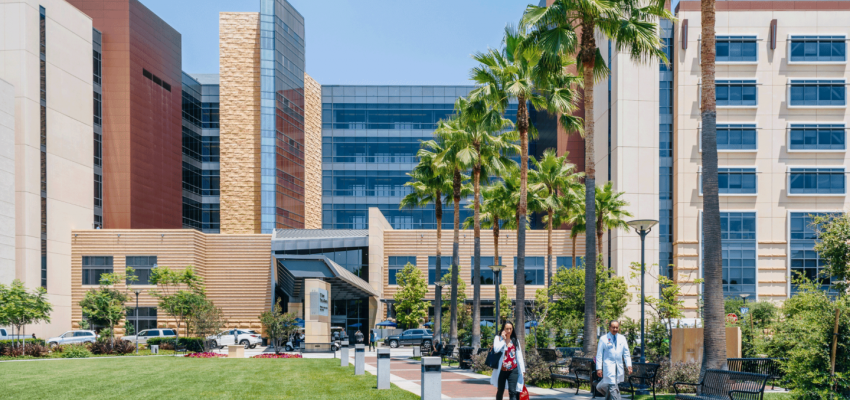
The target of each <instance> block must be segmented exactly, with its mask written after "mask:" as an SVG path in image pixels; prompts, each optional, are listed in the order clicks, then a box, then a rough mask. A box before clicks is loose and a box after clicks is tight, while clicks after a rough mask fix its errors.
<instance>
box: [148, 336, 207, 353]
mask: <svg viewBox="0 0 850 400" xmlns="http://www.w3.org/2000/svg"><path fill="white" fill-rule="evenodd" d="M179 343H180V345H183V346H186V350H188V351H204V338H196V337H190V338H186V337H182V338H180V342H179ZM163 345H165V346H166V347H168V346H171V348H173V347H174V338H153V339H148V347H150V346H160V348H161V349H163V350H166V349H165V348H164V347H163Z"/></svg>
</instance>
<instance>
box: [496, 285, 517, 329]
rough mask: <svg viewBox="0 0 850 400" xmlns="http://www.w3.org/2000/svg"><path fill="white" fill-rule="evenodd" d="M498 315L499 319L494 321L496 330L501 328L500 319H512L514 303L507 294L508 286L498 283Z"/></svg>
mask: <svg viewBox="0 0 850 400" xmlns="http://www.w3.org/2000/svg"><path fill="white" fill-rule="evenodd" d="M499 292H500V295H499V317H501V319H500V320H499V321H498V322H497V323H496V325H497V327H496V329H497V331H498V330H499V329H502V321H506V320H513V319H514V303H513V301H512V300H511V298H510V297H509V296H508V287H507V286H505V285H499Z"/></svg>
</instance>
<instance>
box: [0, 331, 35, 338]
mask: <svg viewBox="0 0 850 400" xmlns="http://www.w3.org/2000/svg"><path fill="white" fill-rule="evenodd" d="M15 339H16V340H21V339H32V336H27V335H13V334H12V331H7V330H6V329H5V328H0V340H15Z"/></svg>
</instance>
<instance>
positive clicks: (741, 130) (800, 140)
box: [717, 124, 847, 151]
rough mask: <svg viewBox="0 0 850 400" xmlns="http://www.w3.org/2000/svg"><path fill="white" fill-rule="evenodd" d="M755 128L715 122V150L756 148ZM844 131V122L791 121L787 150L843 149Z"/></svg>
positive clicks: (756, 133) (845, 129) (844, 147)
mask: <svg viewBox="0 0 850 400" xmlns="http://www.w3.org/2000/svg"><path fill="white" fill-rule="evenodd" d="M757 131H758V128H757V127H756V125H755V124H717V150H756V149H758V132H757ZM846 131H847V128H846V127H845V125H844V124H791V125H790V127H789V128H788V150H791V151H794V150H797V151H800V150H807V151H825V150H826V151H836V150H846V149H847V133H846Z"/></svg>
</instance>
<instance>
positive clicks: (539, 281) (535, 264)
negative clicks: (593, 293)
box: [387, 256, 584, 285]
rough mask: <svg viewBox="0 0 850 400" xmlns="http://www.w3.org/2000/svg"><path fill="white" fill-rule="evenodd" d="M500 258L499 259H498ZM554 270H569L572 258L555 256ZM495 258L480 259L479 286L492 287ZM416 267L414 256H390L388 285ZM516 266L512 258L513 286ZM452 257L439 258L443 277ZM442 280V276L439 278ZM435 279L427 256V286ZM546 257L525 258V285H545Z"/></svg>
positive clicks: (581, 264) (432, 262) (433, 261)
mask: <svg viewBox="0 0 850 400" xmlns="http://www.w3.org/2000/svg"><path fill="white" fill-rule="evenodd" d="M500 258H501V257H500ZM555 258H556V260H555V265H556V266H557V267H556V268H571V267H572V265H573V258H572V257H571V256H556V257H555ZM494 259H495V257H492V256H491V257H481V270H480V271H481V284H482V285H493V284H494V282H495V280H496V278H495V277H494V273H493V270H491V269H490V266H491V265H495V263H494V262H493V260H494ZM408 263H409V264H411V265H414V266H415V265H416V256H390V257H389V262H388V263H387V271H388V273H389V284H390V285H396V284H398V280H397V279H396V274H397V273H399V272H401V270H403V269H404V267H405V266H406V265H407V264H408ZM474 263H475V257H471V258H470V261H469V267H466V268H471V266H472V265H473V264H474ZM516 264H517V258H516V257H514V284H516ZM451 265H452V257H450V256H441V257H440V271H441V273H442V274H443V275H445V274H447V273H450V272H451ZM576 266H577V267H582V268H583V267H584V257H578V259H577V260H576ZM439 278H440V279H442V276H440V277H439ZM438 280H439V279H438V277H437V257H436V256H428V284H429V285H433V284H434V282H436V281H438ZM545 282H546V257H525V284H526V285H545V284H546V283H545Z"/></svg>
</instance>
